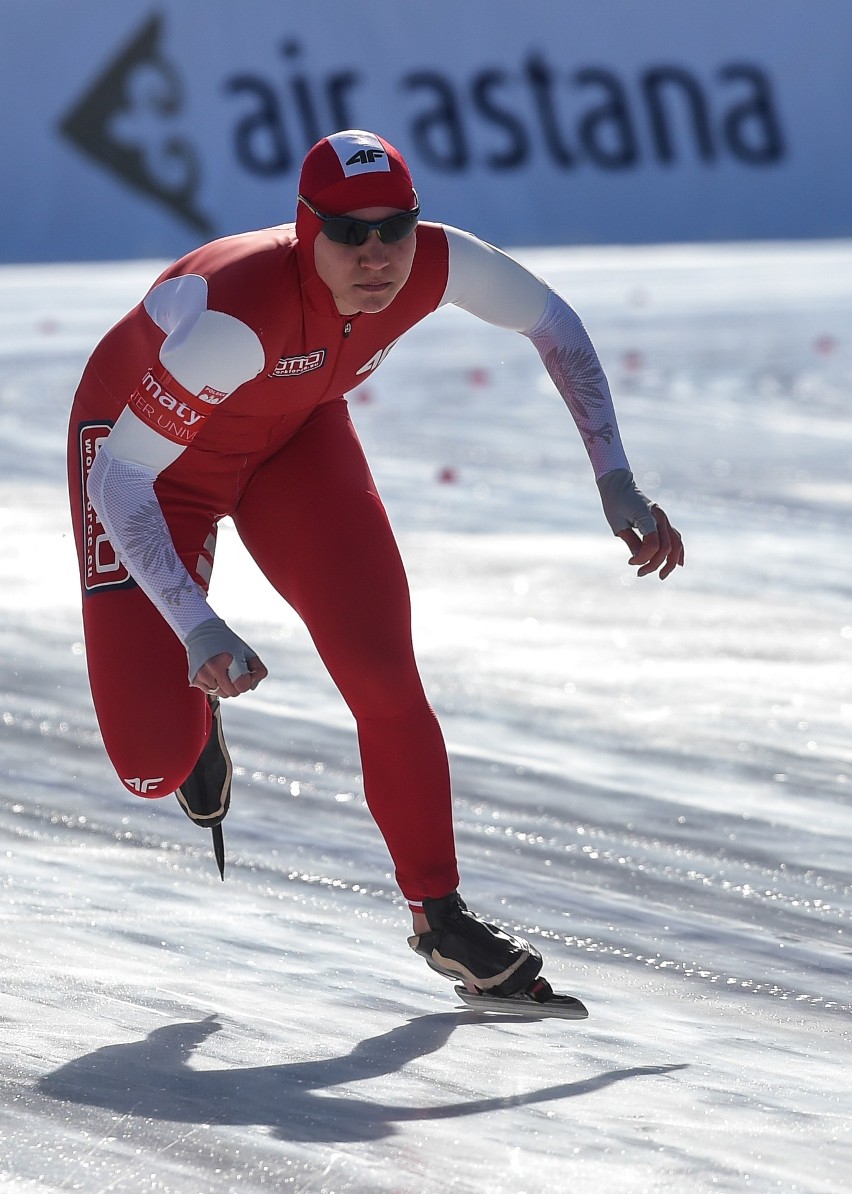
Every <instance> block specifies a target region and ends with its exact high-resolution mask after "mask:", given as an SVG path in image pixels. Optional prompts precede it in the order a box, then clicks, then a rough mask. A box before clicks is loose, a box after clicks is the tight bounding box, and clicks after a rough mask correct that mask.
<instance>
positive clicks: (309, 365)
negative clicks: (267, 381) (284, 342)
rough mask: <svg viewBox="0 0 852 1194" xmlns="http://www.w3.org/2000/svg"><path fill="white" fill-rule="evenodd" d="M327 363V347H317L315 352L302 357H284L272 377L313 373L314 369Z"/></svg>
mask: <svg viewBox="0 0 852 1194" xmlns="http://www.w3.org/2000/svg"><path fill="white" fill-rule="evenodd" d="M324 364H325V349H324V348H315V349H314V350H313V352H309V353H306V354H305V356H301V357H282V358H281V360H280V361H279V362H278V364H277V365H276V366H275V368H274V369H273V370H272V372H271V373H270V374H269V376H270V377H301V376H302V374H303V373H311V372H313V370H314V369H322V367H323V365H324Z"/></svg>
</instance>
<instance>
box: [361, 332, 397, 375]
mask: <svg viewBox="0 0 852 1194" xmlns="http://www.w3.org/2000/svg"><path fill="white" fill-rule="evenodd" d="M398 339H399V337H398V336H397V340H398ZM397 340H391V342H390V344H389V345H388V346H387V348H380V349H379V351H378V352H377V353H376V354H375V356H372V357H370V359H369V361H367V363H366V365H362V366H361V368H360V369H358V370H357V372H356V374H355V376H356V377H361V375H362V374H364V373H372V372H373V370H374V369H378V367H379V365H381V363H382V361H383V360H384V359H385V357H386V356H387V355H388V353H389V352H390V350H391V349H392V348H393V346H394V344H396V342H397Z"/></svg>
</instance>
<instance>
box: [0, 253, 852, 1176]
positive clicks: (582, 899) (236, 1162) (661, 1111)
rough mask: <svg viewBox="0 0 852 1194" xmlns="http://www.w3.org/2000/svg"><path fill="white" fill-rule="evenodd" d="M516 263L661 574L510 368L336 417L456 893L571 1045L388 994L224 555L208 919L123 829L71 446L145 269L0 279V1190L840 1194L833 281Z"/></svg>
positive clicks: (299, 650)
mask: <svg viewBox="0 0 852 1194" xmlns="http://www.w3.org/2000/svg"><path fill="white" fill-rule="evenodd" d="M519 256H521V258H522V259H523V260H524V261H525V263H526V264H528V265H529V266H530V267H531V268H533V269H534V270H535V271H536V272H538V273H540V274H542V275H543V276H545V277H547V278H548V280H549V281H551V283H552V284H553V285H554V286H555V287H556V288H557V289H558V290H559V291H560V292H561V293H562V294H563V295H564V296H565V297H566V298H567V299H568V301H570V302H571V303H573V304H574V305H575V306H576V308H577V309H578V311H579V312H580V314H581V315H582V317H583V319H584V321H585V323H586V325H587V327H588V330H589V332H590V334H591V336H592V339H593V340H594V342H595V344H596V346H597V348H598V350H599V352H600V354H601V357H602V359H603V362H604V364H605V367H606V369H607V372H608V375H609V377H610V381H611V383H612V387H613V391H614V394H615V397H616V404H617V409H618V412H619V419H620V424H621V428H622V432H623V436H624V439H625V443H626V446H627V450H628V455H629V457H630V460H631V463H632V466H633V469H634V472H635V475H636V479H637V482H638V483H639V485H640V487H641V488H642V489H643V490H644V491H645V492H646V493H647V494H648V495H649V496H650V497H652V498H654V499H655V500H657V501H659V502H660V504H661V505H662V506H663V507H664V508H665V509H666V510H667V512H668V513H669V514H670V516H671V518H672V520H673V522H674V523H675V525H676V526H678V527H679V528H680V529H681V531H682V532H683V534H684V539H685V543H686V567H685V568H684V569H682V570H681V569H679V570H678V572H677V574H676V575H674V576H672V577H671V578H669V579H668V580H667V581H666V582H664V583H662V584H661V583H660V582H659V581H658V580H657V579H656V578H654V577H649V578H644V579H642V580H637V578H636V576H635V572H634V570H632V569H631V568H630V567H629V566H628V564H627V552H626V550H625V548H624V545H623V544H622V543H621V542H619V541H618V540H617V539H615V538H614V537H613V536H612V535H611V534H610V532H609V530H608V528H607V527H606V525H605V523H604V520H603V516H602V513H601V510H600V506H599V502H598V497H597V491H596V489H595V486H594V482H593V479H592V476H591V472H590V469H589V465H588V461H587V459H586V457H585V454H584V452H583V449H582V445H581V444H580V441H579V438H578V436H577V434H576V431H575V430H574V428H573V425H572V423H571V420H570V417H569V416H568V413H567V411H566V410H565V409H564V407H563V405H562V403H561V400H560V398H559V396H558V395H557V394H556V392H555V391H554V390H553V388H552V386H551V383H550V382H549V380H548V379H547V376H546V375H545V373H544V371H543V369H542V367H541V365H540V362H539V361H538V358H537V356H536V354H535V352H534V350H533V349H532V347H531V345H530V344H529V343H528V342H527V341H526V340H524V339H523V338H522V337H520V336H516V335H513V334H511V333H507V332H502V331H499V330H497V329H493V328H489V327H487V326H485V325H482V324H480V323H478V322H477V321H476V320H475V319H473V318H471V317H470V316H467V315H465V314H464V313H461V312H458V311H454V310H448V311H442V312H440V313H438V314H437V315H435V316H434V317H432V318H431V319H430V320H428V321H427V322H426V323H424V324H423V325H421V326H420V327H418V328H416V329H415V330H414V331H412V332H411V333H410V334H409V335H408V336H406V337H405V338H404V340H403V341H401V342H400V343H399V344H398V345H397V346H396V347H395V348H394V349H393V351H392V352H391V353H390V354H389V356H388V358H387V360H386V361H385V362H384V363H383V364H382V367H381V369H380V370H379V371H378V372H377V373H375V374H373V375H372V376H371V377H370V378H369V380H368V382H367V383H366V386H365V387H363V388H362V389H360V390H356V391H355V392H353V394H352V395H351V396H350V401H351V404H352V409H353V413H354V417H355V420H356V423H357V426H358V428H359V431H360V434H361V436H362V439H363V440H364V442H365V446H366V448H367V451H368V455H369V456H370V459H371V462H372V464H373V468H374V472H375V475H376V478H377V481H378V483H379V486H380V488H381V490H382V492H383V494H384V497H385V500H386V503H387V506H388V509H389V512H390V515H391V518H392V521H393V523H394V526H395V528H396V530H397V533H398V536H399V539H400V544H401V548H402V551H403V554H404V557H405V559H406V563H407V565H408V569H409V573H410V577H411V585H412V596H413V605H414V620H415V636H416V643H417V649H418V655H419V658H420V661H421V666H422V671H423V675H424V680H425V683H426V686H427V689H428V691H429V694H430V697H431V699H432V702H433V704H434V705H435V707H436V709H437V711H438V713H439V715H440V718H441V721H442V724H443V726H444V730H445V733H446V736H447V740H448V743H449V746H450V751H451V756H452V764H453V772H454V781H455V792H456V798H455V801H456V818H457V834H458V846H459V855H460V860H461V867H462V874H463V887H462V890H463V893H464V895H465V897H466V899H467V900H468V902H469V903H470V904H471V906H472V907H474V908H475V909H476V910H477V911H480V912H482V913H484V914H487V915H488V916H489V917H490V918H491V919H494V920H496V921H498V922H499V923H502V924H505V925H507V926H509V927H511V928H513V929H516V930H518V931H521V932H523V933H526V934H527V935H528V936H529V937H530V939H531V940H532V941H534V942H535V944H536V945H537V946H538V947H539V948H540V949H541V950H542V952H543V953H544V954H545V957H546V967H545V971H546V973H547V975H548V977H549V978H550V979H551V981H552V982H553V984H554V986H555V987H557V988H558V989H561V990H566V991H570V992H572V993H574V994H577V995H579V996H580V997H581V998H582V999H583V1000H584V1001H585V1002H586V1003H587V1005H588V1006H589V1009H590V1013H591V1014H590V1018H589V1019H588V1020H587V1021H584V1022H582V1023H560V1022H556V1021H541V1022H536V1021H525V1022H518V1021H517V1020H513V1019H511V1018H508V1017H498V1016H493V1017H478V1016H476V1015H474V1014H472V1013H471V1012H470V1011H468V1010H460V1009H459V1007H458V1003H457V1000H456V999H455V997H454V995H453V992H452V988H451V986H450V985H449V984H448V983H446V982H445V981H444V980H441V979H440V978H438V977H437V976H436V975H433V974H432V973H431V972H429V971H428V970H427V969H426V968H425V967H424V965H423V963H422V961H421V960H419V959H417V958H416V957H415V956H414V955H413V954H412V953H411V952H410V951H409V950H408V948H407V946H406V944H405V936H406V933H407V932H408V931H409V927H408V917H407V910H406V909H405V907H404V904H403V902H402V901H401V898H400V896H399V893H398V891H397V889H396V887H395V885H394V882H393V878H392V875H391V872H390V866H389V860H388V858H387V855H386V852H385V850H384V846H383V844H382V842H381V840H380V838H379V836H378V833H377V831H376V829H375V827H374V825H373V823H372V821H371V819H370V817H369V814H368V812H367V810H366V807H365V805H364V801H363V796H362V789H361V780H360V774H359V764H358V758H357V751H356V744H355V738H354V730H353V726H352V723H351V719H350V717H349V714H348V712H347V710H346V708H345V706H344V705H343V703H342V701H341V699H340V697H339V696H338V695H337V693H336V691H335V690H334V689H333V687H332V686H331V684H330V682H329V680H328V679H327V677H326V676H325V673H324V671H323V669H322V666H321V664H320V663H319V661H318V660H317V658H316V656H315V653H314V650H313V647H312V645H311V643H310V641H309V639H308V636H307V634H306V632H305V631H304V629H303V627H302V626H301V624H300V623H299V621H298V619H297V618H296V616H295V615H294V614H293V613H292V611H291V610H289V608H288V607H287V606H286V605H284V604H283V603H282V602H281V601H280V600H279V599H278V598H277V597H276V596H275V594H274V593H272V592H271V591H270V590H269V588H268V586H266V584H265V582H264V581H263V580H262V578H261V577H260V576H259V574H258V572H257V570H256V569H255V568H254V566H253V565H252V564H251V562H250V561H249V560H247V558H246V556H245V553H244V551H243V549H242V548H241V546H240V544H239V542H238V540H237V537H236V534H235V532H234V531H233V528H232V527H231V526H230V524H228V523H226V524H224V526H223V530H222V534H221V536H220V545H219V549H218V555H217V562H216V571H215V574H214V579H213V587H212V598H213V602H214V605H215V607H216V608H217V611H218V612H219V613H220V614H221V615H222V616H223V617H225V618H226V619H227V620H228V621H229V622H230V623H231V624H232V625H233V626H234V628H235V629H236V630H237V632H238V633H240V634H241V635H242V636H244V637H245V638H247V639H248V641H250V642H251V643H252V644H253V645H255V646H256V647H257V649H258V650H260V651H261V653H262V655H263V658H264V660H265V662H266V663H267V665H268V666H269V667H270V673H271V674H270V677H269V679H268V680H267V681H266V682H265V683H264V684H263V685H262V686H261V687H260V688H259V689H258V691H257V692H256V693H254V694H252V695H251V696H248V697H244V698H241V699H240V700H239V701H237V702H228V703H227V704H226V706H225V708H224V719H225V725H226V732H227V735H228V739H229V742H230V745H231V749H232V753H233V756H234V760H235V764H236V773H235V792H234V802H233V807H232V811H231V813H230V815H229V817H228V820H227V822H226V825H225V834H226V839H227V842H228V851H229V872H228V878H227V881H226V883H225V884H224V885H222V884H221V883H220V881H219V878H218V874H217V873H216V870H215V866H214V863H213V859H212V855H211V851H210V842H209V834H207V833H202V832H199V830H198V829H196V828H195V827H194V826H193V825H191V824H190V823H189V822H188V820H187V819H186V817H185V816H184V815H183V813H182V812H181V811H180V809H179V807H178V804H177V801H175V800H173V799H172V798H171V797H167V798H166V799H165V800H162V801H144V800H134V799H133V798H132V797H130V796H129V795H128V794H127V793H126V792H124V790H123V789H122V788H121V786H120V785H119V783H118V781H117V780H116V778H115V776H114V775H113V773H112V771H111V768H110V766H109V764H108V761H107V759H106V756H105V754H104V751H103V748H102V746H101V742H100V737H99V734H98V731H97V725H96V722H95V718H94V713H93V711H92V707H91V702H90V698H89V693H88V688H87V683H86V674H85V661H84V649H83V645H82V641H81V637H82V636H81V624H80V616H79V598H78V593H77V584H76V564H75V559H74V553H73V547H72V544H71V533H70V523H69V518H68V514H67V499H66V496H65V490H64V436H65V426H66V420H67V413H68V409H69V405H70V401H71V396H72V393H73V390H74V386H75V384H76V380H77V378H78V377H79V374H80V372H81V369H82V366H83V364H84V362H85V359H86V357H87V355H88V353H89V351H90V349H91V347H92V346H93V345H94V343H95V342H96V340H97V339H98V337H99V336H100V335H101V333H102V332H103V331H105V330H106V329H107V327H109V326H110V325H111V323H113V322H114V321H115V320H116V319H117V318H119V317H120V316H121V315H122V314H123V313H124V311H125V310H126V309H128V308H129V307H130V306H131V305H133V304H134V303H135V302H137V301H138V299H139V297H140V295H141V294H142V293H143V292H144V290H145V288H146V287H147V286H148V284H149V283H150V282H151V281H152V280H153V279H154V277H155V276H156V274H157V273H158V270H159V268H160V263H156V262H141V263H134V264H124V265H98V266H62V267H44V266H41V267H14V268H3V269H0V525H2V542H3V552H2V553H0V608H2V613H3V618H2V624H0V625H2V628H1V629H0V635H2V645H3V651H2V670H1V671H0V733H2V772H0V852H2V861H3V866H2V872H0V884H2V901H0V918H1V919H2V936H3V943H4V966H3V968H2V976H0V1022H1V1023H2V1034H0V1041H2V1050H3V1084H2V1092H3V1093H2V1097H1V1098H0V1142H2V1143H0V1179H2V1180H1V1181H0V1184H3V1186H4V1188H8V1189H15V1190H22V1191H26V1190H44V1189H57V1190H58V1189H63V1190H71V1189H78V1190H86V1191H96V1190H107V1189H109V1190H128V1191H131V1190H133V1191H135V1190H140V1189H145V1190H152V1191H171V1190H178V1191H188V1190H193V1191H194V1190H205V1191H208V1190H209V1191H230V1190H276V1191H279V1190H294V1191H308V1190H310V1191H312V1192H321V1191H328V1192H331V1191H353V1192H373V1191H378V1192H384V1191H387V1192H388V1194H401V1192H403V1191H405V1192H406V1194H408V1192H412V1194H413V1192H416V1194H443V1192H445V1191H447V1190H455V1191H468V1190H470V1191H473V1190H477V1191H479V1190H482V1189H483V1188H487V1189H488V1190H490V1191H492V1192H494V1194H519V1192H525V1191H533V1190H535V1191H538V1192H542V1191H543V1192H553V1194H556V1192H557V1191H559V1192H561V1191H564V1190H566V1189H568V1188H572V1189H581V1190H582V1189H594V1188H598V1189H601V1190H605V1191H607V1194H621V1192H624V1194H638V1192H639V1191H653V1192H656V1191H667V1192H668V1191H671V1192H673V1194H676V1192H680V1191H683V1190H687V1189H688V1190H690V1191H707V1190H725V1191H730V1192H736V1191H741V1190H742V1191H745V1190H754V1191H760V1192H764V1191H768V1190H773V1191H775V1190H778V1191H788V1192H793V1191H795V1192H803V1191H806V1192H808V1194H832V1192H835V1191H836V1192H838V1194H839V1192H840V1191H844V1190H846V1189H848V1185H849V1175H850V1173H852V1147H850V1138H849V1131H850V1128H849V1125H850V1123H851V1122H852V1102H851V1101H850V1093H849V1092H850V1084H849V1069H848V1056H849V1017H850V1011H852V998H851V997H850V963H851V962H852V954H851V953H850V943H849V934H850V926H852V895H850V867H849V857H850V839H852V813H850V796H849V792H850V786H852V750H850V745H849V734H850V729H851V728H852V692H850V683H849V659H850V651H852V612H850V605H849V592H850V572H849V562H848V550H847V539H848V525H849V509H850V501H852V482H850V479H849V478H850V464H852V422H850V419H849V404H850V392H852V334H850V327H852V322H850V309H851V308H852V245H850V244H848V243H842V244H838V243H834V244H829V243H826V244H809V245H805V244H801V245H783V246H782V245H773V244H764V245H760V246H754V245H745V246H739V247H730V246H716V247H702V248H691V247H678V248H656V249H655V248H642V249H621V248H607V249H583V250H562V249H559V250H547V251H545V250H541V251H536V252H527V253H520V254H519ZM116 666H121V661H120V660H116ZM152 666H156V661H152Z"/></svg>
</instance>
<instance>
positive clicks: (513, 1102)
mask: <svg viewBox="0 0 852 1194" xmlns="http://www.w3.org/2000/svg"><path fill="white" fill-rule="evenodd" d="M490 1021H491V1022H492V1023H505V1022H512V1023H515V1024H516V1023H517V1019H516V1018H514V1017H510V1016H507V1017H497V1016H493V1017H490ZM473 1023H481V1021H478V1020H473V1019H472V1018H471V1017H470V1016H469V1014H467V1013H465V1012H458V1013H456V1012H441V1013H437V1014H434V1015H427V1016H421V1017H419V1018H418V1019H416V1020H412V1021H409V1022H408V1023H406V1024H403V1025H401V1026H399V1027H397V1028H393V1029H391V1031H390V1032H386V1033H383V1034H382V1035H381V1036H377V1037H372V1038H369V1039H367V1040H364V1041H361V1042H360V1043H359V1044H357V1045H356V1046H355V1048H354V1049H352V1051H351V1052H350V1053H348V1054H346V1055H345V1056H343V1057H331V1058H327V1059H325V1060H322V1061H307V1062H298V1061H297V1062H287V1063H284V1064H281V1065H267V1066H248V1067H245V1068H240V1069H204V1070H199V1069H190V1067H189V1065H188V1062H189V1060H190V1058H191V1056H192V1053H193V1051H194V1050H195V1049H196V1048H197V1047H198V1046H199V1045H201V1044H202V1043H203V1042H204V1041H205V1040H206V1039H207V1037H208V1036H210V1035H211V1034H212V1033H215V1032H218V1031H219V1030H220V1029H221V1027H222V1025H221V1024H220V1023H219V1020H218V1018H217V1017H216V1016H215V1015H214V1016H209V1017H208V1018H207V1019H205V1020H201V1021H197V1022H190V1023H180V1024H170V1025H167V1026H166V1027H164V1028H157V1029H155V1031H154V1032H152V1033H150V1034H149V1035H148V1036H147V1037H145V1039H144V1040H141V1041H134V1042H132V1043H131V1044H128V1045H108V1046H106V1048H103V1049H97V1050H96V1051H95V1052H94V1053H88V1054H86V1055H85V1056H83V1057H80V1058H78V1059H77V1060H75V1061H70V1062H68V1064H67V1065H64V1066H62V1067H61V1068H60V1069H58V1070H55V1071H54V1072H53V1073H52V1074H47V1075H45V1076H44V1077H43V1078H41V1079H40V1080H39V1083H38V1088H39V1090H40V1092H41V1093H42V1094H44V1095H47V1096H49V1097H50V1098H54V1099H62V1100H65V1101H68V1102H72V1103H80V1104H85V1105H87V1106H92V1107H103V1108H106V1109H107V1110H109V1111H113V1112H116V1113H118V1114H120V1115H127V1116H133V1117H136V1118H140V1119H160V1120H171V1121H177V1122H183V1123H193V1124H198V1123H204V1124H227V1125H241V1126H249V1125H260V1126H265V1127H269V1128H271V1129H272V1130H273V1132H274V1134H275V1135H276V1136H277V1137H278V1138H279V1139H281V1140H311V1141H329V1142H331V1141H334V1142H340V1141H359V1140H361V1141H363V1140H380V1139H382V1138H383V1137H385V1136H390V1135H392V1134H393V1132H394V1130H395V1129H394V1124H397V1123H403V1122H405V1121H410V1120H420V1119H447V1118H454V1117H456V1116H465V1115H480V1114H483V1113H485V1112H488V1111H496V1110H500V1109H501V1108H507V1107H521V1106H526V1105H528V1104H532V1103H545V1102H549V1101H552V1100H555V1099H567V1098H572V1097H576V1096H577V1095H584V1094H590V1093H591V1092H592V1091H595V1090H600V1089H601V1088H602V1087H605V1086H609V1085H611V1084H612V1083H614V1082H623V1081H625V1080H626V1079H629V1078H640V1077H646V1076H649V1075H654V1074H668V1073H671V1072H672V1071H673V1070H680V1069H684V1068H685V1067H684V1066H680V1065H669V1066H641V1067H636V1068H634V1069H624V1070H610V1071H609V1072H608V1073H604V1074H598V1075H597V1076H596V1077H594V1078H587V1079H585V1080H584V1081H580V1082H563V1083H560V1084H559V1085H558V1086H548V1087H544V1088H543V1089H541V1090H533V1091H529V1092H528V1093H526V1094H512V1095H507V1096H505V1097H497V1098H483V1099H472V1100H468V1101H465V1102H455V1103H444V1104H436V1105H434V1106H428V1107H422V1106H421V1107H411V1106H404V1105H401V1104H400V1105H396V1104H391V1103H382V1102H377V1101H374V1100H371V1099H370V1098H369V1096H365V1097H364V1098H353V1097H350V1096H347V1095H329V1094H326V1093H324V1092H325V1091H326V1090H327V1088H328V1087H332V1086H339V1085H351V1084H353V1083H356V1082H363V1081H367V1080H369V1079H370V1078H377V1077H381V1076H383V1075H387V1074H392V1073H395V1072H396V1071H398V1070H401V1069H402V1068H403V1067H404V1066H405V1065H406V1064H407V1063H408V1062H410V1061H413V1060H415V1059H416V1058H420V1057H425V1056H427V1055H428V1054H430V1053H434V1052H436V1051H437V1050H438V1049H440V1048H441V1047H442V1046H443V1045H445V1044H446V1043H447V1041H448V1039H449V1037H450V1035H451V1033H452V1032H453V1031H454V1030H455V1029H456V1028H458V1027H460V1026H461V1025H462V1024H473ZM315 1092H320V1093H318V1094H317V1093H315Z"/></svg>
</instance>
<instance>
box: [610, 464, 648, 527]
mask: <svg viewBox="0 0 852 1194" xmlns="http://www.w3.org/2000/svg"><path fill="white" fill-rule="evenodd" d="M598 489H599V490H600V495H601V501H602V502H603V509H604V515H605V517H606V520H607V522H608V523H609V525H610V526H611V527H612V533H613V534H614V535H617V534H618V533H619V532H620V531H626V530H628V529H629V528H630V527H635V528H636V530H637V531H638V532H639V534H640V535H653V534H654V533H655V531H656V530H657V522H656V519H655V518H654V515H653V513H652V512H651V506H652V504H653V503H652V502H650V501H649V500H648V498H646V497H645V495H644V493H642V492H641V491H640V490H639V489H637V488H636V482H635V481H634V480H633V474H632V473H631V472H630V471H629V470H628V469H626V468H616V469H613V470H612V472H611V473H604V475H603V476H602V477H599V478H598Z"/></svg>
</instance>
